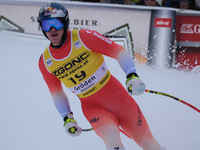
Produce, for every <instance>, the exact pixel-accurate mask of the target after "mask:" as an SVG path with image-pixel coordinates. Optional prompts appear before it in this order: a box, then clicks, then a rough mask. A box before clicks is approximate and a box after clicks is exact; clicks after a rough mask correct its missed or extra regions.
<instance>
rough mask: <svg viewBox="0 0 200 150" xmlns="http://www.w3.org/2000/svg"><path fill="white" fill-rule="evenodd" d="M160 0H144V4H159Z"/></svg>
mask: <svg viewBox="0 0 200 150" xmlns="http://www.w3.org/2000/svg"><path fill="white" fill-rule="evenodd" d="M161 3H162V2H161V0H144V5H145V6H161Z"/></svg>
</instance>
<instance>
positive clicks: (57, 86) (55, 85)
mask: <svg viewBox="0 0 200 150" xmlns="http://www.w3.org/2000/svg"><path fill="white" fill-rule="evenodd" d="M38 65H39V69H40V71H41V73H42V75H43V78H44V80H45V82H46V84H47V86H48V88H49V91H50V92H51V94H53V93H54V92H58V91H62V90H63V88H62V84H61V81H60V80H59V79H58V78H57V77H55V76H54V75H53V74H51V73H50V72H48V70H47V69H46V67H45V65H44V61H43V55H41V57H40V59H39V63H38Z"/></svg>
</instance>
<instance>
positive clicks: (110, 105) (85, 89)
mask: <svg viewBox="0 0 200 150" xmlns="http://www.w3.org/2000/svg"><path fill="white" fill-rule="evenodd" d="M38 22H39V24H40V26H41V29H42V31H43V33H44V35H45V36H46V38H47V39H49V40H50V42H51V43H50V45H49V46H48V47H47V48H46V50H45V51H44V53H43V54H42V55H41V57H40V59H39V69H40V71H41V73H42V75H43V78H44V80H45V82H46V84H47V86H48V88H49V90H50V93H51V95H52V98H53V102H54V104H55V107H56V108H57V110H58V112H59V113H60V115H61V116H62V118H63V120H64V127H65V132H66V133H67V134H68V135H70V136H72V137H75V136H78V135H80V134H81V132H82V130H81V128H80V127H79V126H78V124H77V122H76V121H75V119H74V117H73V113H72V111H71V109H70V105H69V101H68V98H67V96H66V94H65V93H64V91H63V87H62V85H61V82H62V83H63V84H64V85H65V86H66V87H67V88H69V90H70V91H71V92H72V93H74V94H76V95H77V96H78V97H79V99H80V102H81V107H82V111H83V114H84V116H85V117H86V119H87V120H88V121H89V122H90V124H91V126H92V128H93V129H94V131H95V132H96V134H97V135H98V136H99V137H101V138H102V140H103V141H104V142H105V144H106V148H107V150H116V149H117V150H125V148H124V146H123V144H122V142H121V139H120V133H119V127H121V128H122V129H123V131H124V132H125V133H127V134H128V135H129V136H130V137H131V138H132V139H134V140H135V142H136V143H137V144H138V145H139V146H140V147H141V148H143V149H148V150H163V149H164V148H163V147H162V146H161V145H160V144H159V143H158V142H157V141H156V140H155V138H154V137H153V135H152V133H151V131H150V129H149V126H148V124H147V121H146V120H145V118H144V116H143V114H142V112H141V110H140V108H139V106H138V105H137V103H136V102H135V100H134V99H133V98H132V97H131V96H130V95H141V94H142V93H144V91H145V84H144V83H143V82H142V80H141V79H140V78H139V76H138V75H137V73H136V69H135V65H134V62H133V60H132V58H131V57H130V55H129V54H128V52H127V51H126V50H125V49H124V48H123V47H122V46H120V45H118V44H116V43H114V42H113V41H111V40H110V39H108V38H106V37H104V36H103V35H101V34H100V33H98V32H96V31H93V30H84V29H82V30H72V31H70V30H68V26H69V15H68V11H67V9H66V8H65V7H64V6H63V5H62V4H60V3H57V2H51V3H48V4H46V5H44V6H43V7H42V8H41V9H40V11H39V16H38ZM103 55H106V56H109V57H112V58H114V59H116V60H117V61H118V63H119V64H120V66H121V68H122V70H123V71H124V72H125V74H126V76H127V81H126V86H127V89H128V92H127V91H126V89H125V88H124V87H123V85H121V83H120V82H119V81H118V80H117V79H116V78H115V77H113V76H112V75H111V73H110V72H109V70H108V68H107V66H106V63H105V61H104V58H103ZM129 94H130V95H129Z"/></svg>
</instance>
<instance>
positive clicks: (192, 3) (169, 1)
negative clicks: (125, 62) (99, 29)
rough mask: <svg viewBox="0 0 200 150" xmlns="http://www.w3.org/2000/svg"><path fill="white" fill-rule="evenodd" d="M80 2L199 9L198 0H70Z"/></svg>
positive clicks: (199, 0) (199, 3) (199, 2)
mask: <svg viewBox="0 0 200 150" xmlns="http://www.w3.org/2000/svg"><path fill="white" fill-rule="evenodd" d="M71 1H82V2H96V3H112V4H124V5H142V6H157V7H171V8H179V9H182V10H184V9H190V10H200V0H71Z"/></svg>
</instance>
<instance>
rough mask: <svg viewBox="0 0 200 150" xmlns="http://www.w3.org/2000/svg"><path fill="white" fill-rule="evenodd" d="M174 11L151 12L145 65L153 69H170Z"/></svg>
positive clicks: (174, 19)
mask: <svg viewBox="0 0 200 150" xmlns="http://www.w3.org/2000/svg"><path fill="white" fill-rule="evenodd" d="M175 21H176V11H172V10H152V15H151V23H150V33H149V46H148V53H147V55H148V57H147V65H148V66H150V67H155V68H162V69H163V68H171V67H172V60H173V56H172V51H173V49H174V40H175V39H174V35H175Z"/></svg>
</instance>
